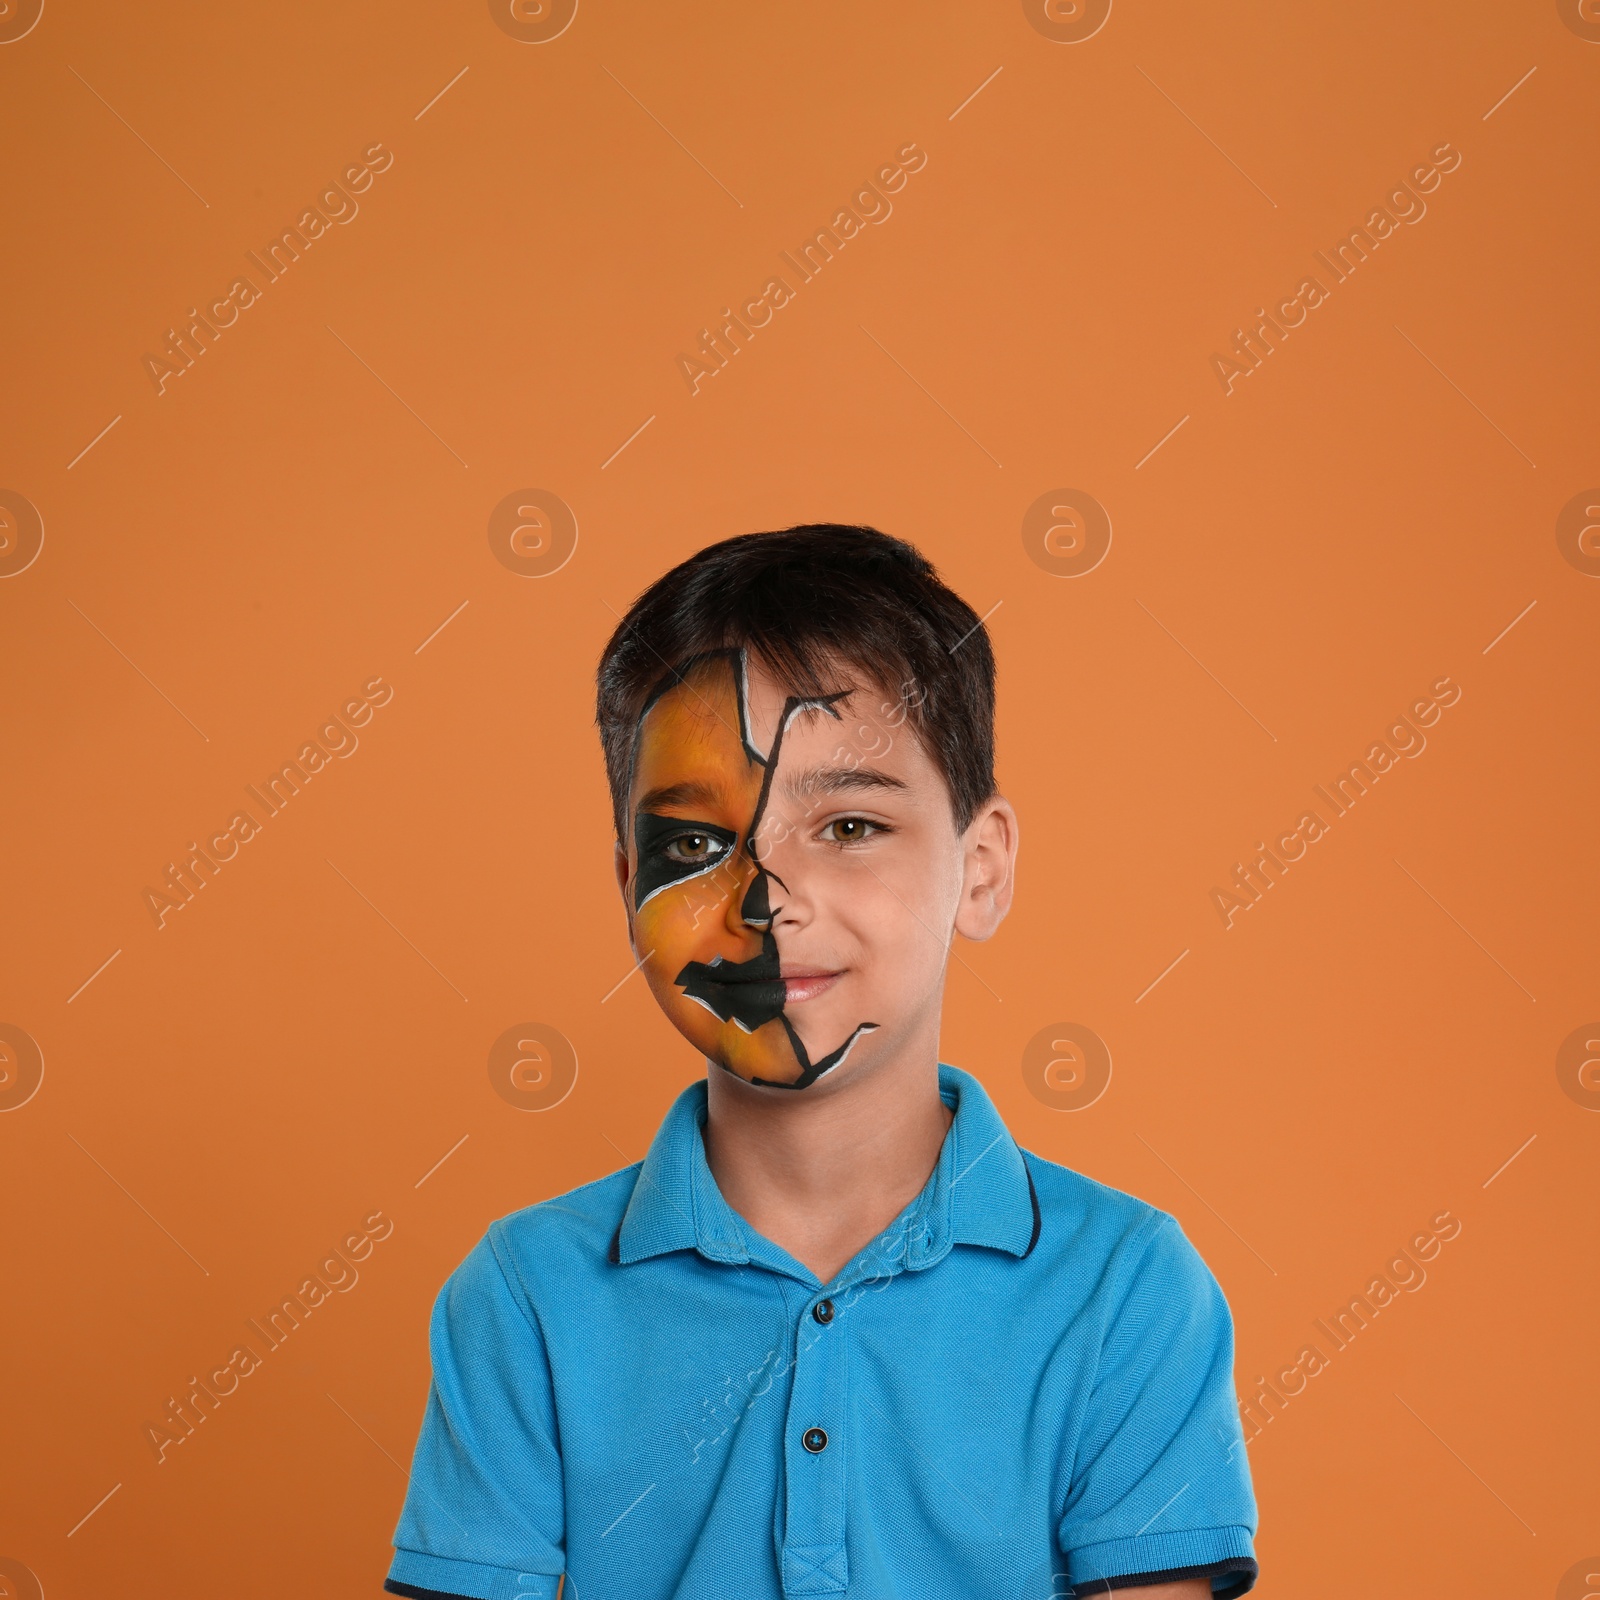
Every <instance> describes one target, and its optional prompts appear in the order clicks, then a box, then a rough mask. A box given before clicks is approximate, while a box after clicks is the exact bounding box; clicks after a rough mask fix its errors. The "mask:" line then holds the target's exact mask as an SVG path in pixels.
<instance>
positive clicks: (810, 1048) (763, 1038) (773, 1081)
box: [683, 1017, 876, 1090]
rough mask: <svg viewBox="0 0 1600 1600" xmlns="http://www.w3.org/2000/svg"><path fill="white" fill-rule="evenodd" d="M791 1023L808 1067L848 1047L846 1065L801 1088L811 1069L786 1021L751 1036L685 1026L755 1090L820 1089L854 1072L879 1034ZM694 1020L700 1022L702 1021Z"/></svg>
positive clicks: (708, 1053)
mask: <svg viewBox="0 0 1600 1600" xmlns="http://www.w3.org/2000/svg"><path fill="white" fill-rule="evenodd" d="M788 1020H789V1022H790V1025H791V1026H792V1027H793V1028H794V1031H795V1033H796V1034H797V1035H798V1037H799V1038H800V1041H801V1044H802V1047H803V1048H804V1050H805V1052H806V1059H807V1061H808V1062H811V1063H815V1062H818V1061H822V1060H825V1059H826V1058H827V1057H828V1056H829V1055H831V1054H832V1053H834V1052H835V1051H837V1050H838V1049H839V1048H840V1047H841V1046H843V1045H846V1044H848V1045H849V1049H848V1050H847V1051H846V1052H845V1055H844V1057H843V1059H842V1060H840V1061H838V1062H836V1063H835V1064H834V1065H833V1066H832V1067H830V1068H828V1070H827V1071H825V1072H823V1073H821V1074H820V1075H817V1076H813V1077H811V1079H810V1081H809V1082H804V1083H803V1082H802V1080H803V1079H805V1078H806V1077H807V1069H806V1067H805V1066H804V1065H803V1064H802V1062H801V1059H800V1057H799V1056H798V1055H797V1054H796V1052H795V1049H794V1044H793V1042H792V1040H791V1039H790V1037H789V1031H788V1029H787V1028H785V1027H784V1024H783V1019H779V1020H776V1021H773V1022H769V1023H765V1024H764V1025H763V1026H761V1027H759V1028H757V1029H755V1030H754V1031H753V1032H750V1033H746V1032H745V1031H744V1030H743V1029H742V1028H740V1027H738V1026H737V1025H736V1024H734V1023H725V1024H723V1025H722V1026H721V1027H718V1028H713V1029H705V1028H702V1027H699V1026H694V1027H686V1028H684V1029H683V1032H684V1033H685V1035H686V1036H687V1037H688V1039H689V1041H690V1042H691V1043H692V1044H693V1045H695V1047H696V1048H697V1049H699V1050H700V1052H701V1053H702V1054H703V1055H704V1056H705V1057H706V1058H707V1059H708V1060H710V1061H713V1062H715V1063H716V1064H717V1065H718V1066H719V1067H721V1068H723V1069H724V1070H725V1071H727V1072H729V1073H731V1074H732V1075H733V1076H734V1077H736V1078H741V1079H743V1080H744V1082H746V1083H749V1084H752V1085H755V1086H756V1087H780V1088H797V1089H802V1090H803V1089H812V1088H816V1087H817V1086H818V1085H820V1084H823V1083H826V1082H829V1081H830V1080H832V1079H833V1078H834V1077H835V1075H836V1074H839V1075H842V1074H843V1073H844V1072H846V1071H847V1070H849V1069H850V1068H851V1067H853V1066H854V1065H855V1064H856V1062H857V1059H858V1057H859V1056H860V1055H861V1053H862V1052H863V1051H865V1050H868V1049H869V1048H870V1046H869V1044H868V1041H869V1040H870V1039H871V1038H872V1032H873V1031H876V1025H875V1024H868V1025H867V1028H868V1029H869V1030H870V1031H863V1030H862V1028H861V1027H860V1025H858V1024H854V1023H848V1022H840V1023H833V1022H830V1021H826V1020H824V1019H822V1018H820V1017H818V1018H816V1019H812V1018H809V1017H808V1018H807V1019H806V1020H805V1022H804V1023H803V1024H802V1023H799V1022H796V1021H795V1020H794V1019H793V1018H792V1017H791V1018H789V1019H788ZM695 1021H696V1023H698V1019H695Z"/></svg>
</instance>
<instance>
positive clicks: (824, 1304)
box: [811, 1300, 833, 1327]
mask: <svg viewBox="0 0 1600 1600" xmlns="http://www.w3.org/2000/svg"><path fill="white" fill-rule="evenodd" d="M811 1315H812V1316H814V1317H815V1318H816V1319H817V1321H818V1322H820V1323H821V1324H822V1325H823V1326H824V1327H826V1326H827V1325H828V1324H829V1323H830V1322H832V1321H833V1301H831V1300H819V1301H817V1303H816V1304H815V1305H814V1306H812V1308H811Z"/></svg>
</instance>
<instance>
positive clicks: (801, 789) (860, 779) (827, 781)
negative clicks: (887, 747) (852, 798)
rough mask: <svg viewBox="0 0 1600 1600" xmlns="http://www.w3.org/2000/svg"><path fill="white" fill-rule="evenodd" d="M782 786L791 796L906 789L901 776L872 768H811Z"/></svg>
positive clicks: (797, 774) (907, 786)
mask: <svg viewBox="0 0 1600 1600" xmlns="http://www.w3.org/2000/svg"><path fill="white" fill-rule="evenodd" d="M784 787H785V788H786V789H788V791H789V792H790V794H794V795H802V796H806V795H817V794H845V793H847V792H849V791H850V790H853V789H906V788H909V787H910V786H909V785H908V784H907V783H905V782H904V781H903V780H902V779H900V778H892V777H890V776H889V774H888V773H887V772H878V771H876V770H875V769H873V768H871V767H812V768H811V769H810V770H809V771H806V772H797V773H796V774H795V775H794V776H793V777H792V778H790V779H788V780H787V781H786V782H785V784H784Z"/></svg>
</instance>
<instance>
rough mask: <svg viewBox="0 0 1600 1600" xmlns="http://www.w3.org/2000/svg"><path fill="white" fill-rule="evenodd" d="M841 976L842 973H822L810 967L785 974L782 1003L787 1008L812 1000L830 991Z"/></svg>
mask: <svg viewBox="0 0 1600 1600" xmlns="http://www.w3.org/2000/svg"><path fill="white" fill-rule="evenodd" d="M842 976H843V974H842V973H838V972H823V971H820V970H818V969H816V968H811V967H804V968H800V969H798V970H796V971H793V972H785V973H784V974H783V1002H784V1004H785V1005H787V1006H793V1005H798V1004H799V1003H800V1002H801V1001H802V1000H814V999H815V998H816V997H817V996H818V995H819V994H822V993H824V992H825V991H826V990H828V989H831V988H832V987H833V986H834V984H836V983H837V982H838V981H839V979H840V978H841V977H842Z"/></svg>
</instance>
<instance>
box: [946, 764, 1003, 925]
mask: <svg viewBox="0 0 1600 1600" xmlns="http://www.w3.org/2000/svg"><path fill="white" fill-rule="evenodd" d="M1017 834H1018V827H1017V814H1016V812H1015V811H1014V810H1013V809H1012V807H1011V802H1010V801H1009V800H1007V799H1006V798H1005V797H1004V796H1003V795H994V796H993V797H992V798H990V799H988V800H986V801H984V803H983V804H982V805H981V806H979V807H978V810H977V814H976V815H975V816H974V817H973V819H972V821H971V822H970V823H969V824H968V825H967V830H966V832H965V833H964V834H962V836H961V851H962V867H961V902H960V904H959V905H958V906H957V907H956V932H957V933H959V934H960V935H961V936H962V938H964V939H973V940H979V941H981V940H984V939H988V938H991V937H992V936H993V934H994V932H995V930H996V929H997V928H998V927H999V926H1000V924H1001V923H1002V922H1004V921H1005V917H1006V913H1007V912H1008V911H1009V910H1010V909H1011V897H1012V893H1013V890H1014V887H1015V882H1016V870H1017Z"/></svg>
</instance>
